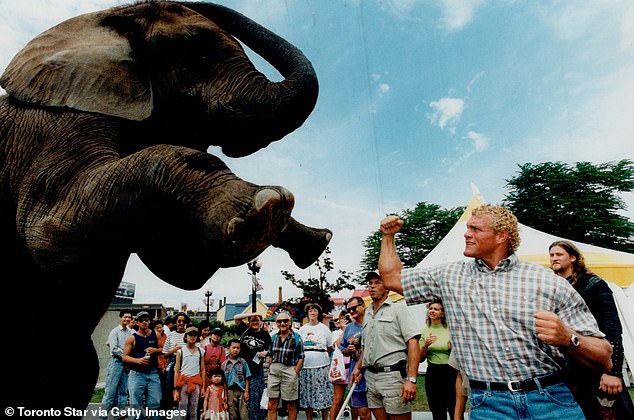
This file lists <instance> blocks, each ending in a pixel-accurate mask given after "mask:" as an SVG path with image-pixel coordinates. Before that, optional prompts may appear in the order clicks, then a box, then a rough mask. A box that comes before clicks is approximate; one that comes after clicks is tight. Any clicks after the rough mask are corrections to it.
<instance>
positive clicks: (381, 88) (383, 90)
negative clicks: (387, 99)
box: [379, 83, 390, 95]
mask: <svg viewBox="0 0 634 420" xmlns="http://www.w3.org/2000/svg"><path fill="white" fill-rule="evenodd" d="M379 92H380V93H381V94H382V95H387V94H388V93H390V85H388V84H387V83H381V84H380V85H379Z"/></svg>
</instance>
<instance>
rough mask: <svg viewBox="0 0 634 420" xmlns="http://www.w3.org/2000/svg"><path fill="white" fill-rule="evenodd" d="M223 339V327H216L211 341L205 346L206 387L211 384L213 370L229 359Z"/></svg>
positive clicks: (210, 337)
mask: <svg viewBox="0 0 634 420" xmlns="http://www.w3.org/2000/svg"><path fill="white" fill-rule="evenodd" d="M220 341H222V329H221V328H217V327H216V328H214V329H213V330H212V331H211V334H210V335H209V343H207V344H206V345H205V347H204V349H205V371H206V373H207V376H206V378H205V386H204V388H205V389H206V388H207V387H208V386H209V384H211V372H212V371H213V370H214V369H216V368H219V367H220V365H221V364H222V362H224V361H225V360H226V359H227V353H226V352H225V348H224V347H222V346H221V345H220Z"/></svg>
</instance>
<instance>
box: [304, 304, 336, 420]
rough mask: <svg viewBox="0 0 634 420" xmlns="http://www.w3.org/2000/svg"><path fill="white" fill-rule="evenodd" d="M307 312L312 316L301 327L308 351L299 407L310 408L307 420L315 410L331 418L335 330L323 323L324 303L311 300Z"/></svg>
mask: <svg viewBox="0 0 634 420" xmlns="http://www.w3.org/2000/svg"><path fill="white" fill-rule="evenodd" d="M304 312H305V313H306V314H307V315H308V323H306V324H304V325H303V326H302V327H301V328H300V329H299V335H300V337H301V338H302V342H303V344H304V354H305V358H304V364H303V365H302V370H301V371H300V373H299V407H300V409H302V410H305V411H306V419H307V420H312V418H313V410H321V412H322V413H321V414H322V418H324V419H327V418H328V413H329V411H330V407H332V400H333V388H332V382H330V381H329V380H328V370H329V369H330V357H329V353H330V352H332V333H331V332H330V329H329V328H328V327H327V326H325V325H324V324H323V323H322V322H321V320H322V317H323V313H322V310H321V306H320V305H318V304H317V303H309V304H307V305H306V306H305V307H304Z"/></svg>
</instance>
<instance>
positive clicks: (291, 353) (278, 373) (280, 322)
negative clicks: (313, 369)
mask: <svg viewBox="0 0 634 420" xmlns="http://www.w3.org/2000/svg"><path fill="white" fill-rule="evenodd" d="M291 322H292V319H291V316H290V314H289V313H288V312H280V313H279V314H278V315H277V317H276V318H275V323H276V324H277V328H278V332H277V333H275V334H274V335H273V337H271V350H270V351H269V379H268V396H269V403H268V414H267V419H268V420H275V419H276V418H277V407H278V404H279V401H280V399H282V400H284V401H285V402H286V408H287V410H288V420H297V399H298V397H299V379H298V377H299V372H300V371H301V369H302V364H303V363H304V346H303V345H302V339H301V337H300V336H299V334H298V333H296V332H294V331H293V330H292V328H291Z"/></svg>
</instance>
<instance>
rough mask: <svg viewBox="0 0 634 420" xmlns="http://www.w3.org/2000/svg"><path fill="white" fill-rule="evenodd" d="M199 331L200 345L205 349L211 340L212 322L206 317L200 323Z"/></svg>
mask: <svg viewBox="0 0 634 420" xmlns="http://www.w3.org/2000/svg"><path fill="white" fill-rule="evenodd" d="M198 331H199V332H200V340H199V341H198V343H199V344H198V345H199V346H200V347H201V348H203V349H204V348H205V346H206V345H207V344H209V341H210V337H209V334H210V333H211V323H210V322H209V321H207V320H206V319H203V320H202V321H200V322H199V323H198Z"/></svg>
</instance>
